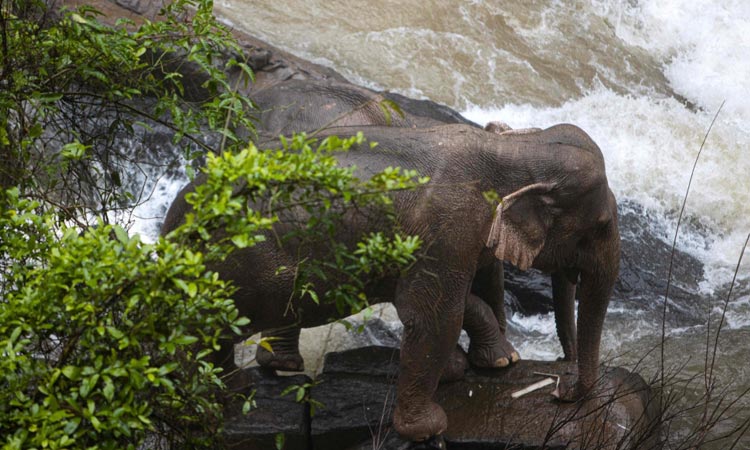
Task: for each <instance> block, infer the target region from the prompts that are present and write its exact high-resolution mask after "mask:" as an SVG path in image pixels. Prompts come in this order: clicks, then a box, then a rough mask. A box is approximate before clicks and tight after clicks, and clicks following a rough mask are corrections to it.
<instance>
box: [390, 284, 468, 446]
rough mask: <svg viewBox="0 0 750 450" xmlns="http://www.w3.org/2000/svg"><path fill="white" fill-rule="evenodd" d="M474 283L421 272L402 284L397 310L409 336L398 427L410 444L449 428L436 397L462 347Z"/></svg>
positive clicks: (403, 352) (404, 339) (403, 362)
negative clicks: (458, 346)
mask: <svg viewBox="0 0 750 450" xmlns="http://www.w3.org/2000/svg"><path fill="white" fill-rule="evenodd" d="M470 279H471V276H470V275H466V276H464V275H463V274H458V275H457V274H455V273H454V274H450V273H448V274H446V273H439V274H434V273H428V272H426V271H419V273H417V274H416V275H415V276H413V277H412V278H411V280H404V279H402V280H401V282H400V283H399V288H398V291H397V293H396V310H397V311H398V315H399V318H400V319H401V322H402V323H403V325H404V332H403V337H402V339H401V360H400V371H399V377H398V396H397V401H396V409H395V411H394V413H393V424H394V427H395V428H396V431H397V432H398V433H399V434H400V435H402V436H403V437H405V438H407V439H410V440H413V441H421V440H424V439H427V438H428V437H430V436H435V435H439V434H442V433H443V432H444V431H445V430H446V428H447V426H448V419H447V417H446V415H445V411H443V409H442V408H441V407H440V406H439V405H438V404H437V403H435V402H434V401H433V395H434V394H435V390H436V389H437V385H438V381H439V379H440V376H441V374H442V372H443V370H444V368H445V367H446V364H447V362H448V360H449V358H450V356H451V354H452V352H453V351H454V347H455V345H456V343H457V342H458V335H459V333H460V331H461V323H462V321H463V312H464V301H465V299H466V295H467V294H468V291H469V281H470Z"/></svg>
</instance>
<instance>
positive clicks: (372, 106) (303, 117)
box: [251, 80, 471, 137]
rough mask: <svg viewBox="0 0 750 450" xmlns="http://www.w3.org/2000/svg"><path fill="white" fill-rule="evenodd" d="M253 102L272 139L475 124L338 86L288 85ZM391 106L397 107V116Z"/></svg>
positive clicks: (260, 93)
mask: <svg viewBox="0 0 750 450" xmlns="http://www.w3.org/2000/svg"><path fill="white" fill-rule="evenodd" d="M251 99H252V101H253V103H254V105H255V106H256V107H257V113H256V119H257V128H258V131H259V132H260V133H262V134H265V135H270V136H272V137H276V136H278V135H280V134H291V133H292V132H301V131H306V132H308V133H309V132H315V131H317V130H320V129H323V128H326V127H336V126H372V125H381V126H394V127H399V128H428V127H432V126H436V125H441V124H445V123H466V124H471V122H469V121H467V120H466V119H464V118H463V117H461V116H460V115H458V114H456V113H455V112H453V111H451V110H448V109H447V108H445V107H441V106H440V105H437V104H433V103H430V104H429V105H428V107H424V104H423V103H418V102H417V101H414V100H411V99H407V98H406V97H398V96H394V94H391V93H377V92H374V91H371V90H369V89H366V88H363V87H359V86H355V85H352V84H345V83H341V82H336V81H321V80H288V81H284V82H281V83H277V84H273V85H270V86H268V87H265V88H262V89H259V90H256V91H253V92H252V94H251ZM393 99H396V100H395V101H394V100H393ZM389 104H390V105H393V104H396V105H397V107H398V108H399V111H396V110H394V109H393V108H392V106H389Z"/></svg>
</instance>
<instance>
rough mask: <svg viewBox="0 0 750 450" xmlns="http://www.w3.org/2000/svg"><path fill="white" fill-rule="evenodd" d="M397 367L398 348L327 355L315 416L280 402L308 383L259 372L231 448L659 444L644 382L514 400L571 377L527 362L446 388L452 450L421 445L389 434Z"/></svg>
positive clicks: (619, 374) (621, 379)
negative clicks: (278, 441)
mask: <svg viewBox="0 0 750 450" xmlns="http://www.w3.org/2000/svg"><path fill="white" fill-rule="evenodd" d="M398 360H399V351H398V349H396V348H391V347H363V348H359V349H354V350H347V351H345V352H337V353H329V354H328V355H326V359H325V367H324V369H323V372H322V374H321V375H320V376H319V377H318V379H316V380H315V381H314V382H313V383H312V388H311V389H310V390H309V399H312V401H314V402H315V404H316V405H317V406H316V410H315V413H314V414H311V415H310V416H309V417H306V416H305V417H303V416H301V415H300V412H301V411H305V412H307V411H309V409H306V408H303V407H302V405H301V404H295V403H294V402H293V401H292V400H291V399H290V398H288V397H280V396H278V394H279V393H280V392H281V391H282V390H283V386H285V385H290V384H300V383H302V382H304V381H305V380H299V379H296V378H289V377H279V376H275V375H273V374H270V373H269V372H264V371H260V370H258V369H253V370H252V371H250V372H248V373H249V374H251V376H250V378H249V379H251V380H252V384H251V385H250V386H248V388H253V389H257V393H256V401H257V402H258V407H257V408H256V409H255V410H254V411H253V412H251V413H250V414H249V415H248V416H245V417H243V416H242V415H240V414H234V415H233V416H231V418H230V421H229V423H228V425H227V438H231V439H228V440H230V441H232V442H236V443H242V444H241V445H238V446H236V447H233V448H237V449H243V450H244V449H256V448H263V447H262V445H265V444H269V442H272V439H273V438H274V437H275V435H276V433H279V432H285V433H289V434H287V436H286V447H285V448H287V449H289V450H295V449H362V450H364V449H375V448H377V449H381V450H396V449H398V450H402V449H407V448H447V449H504V448H515V449H523V448H548V449H549V448H584V449H585V448H590V449H594V448H596V449H609V448H612V449H614V448H643V447H650V446H652V445H653V444H654V443H655V442H656V441H657V439H658V435H659V429H658V417H659V414H658V402H656V400H655V397H654V396H653V394H652V392H651V389H650V388H649V386H648V385H647V384H646V383H645V382H644V381H643V379H642V378H641V377H640V376H639V375H637V374H634V373H631V372H628V371H627V370H625V369H621V368H604V369H603V370H602V379H601V381H600V383H599V389H598V391H597V392H596V393H595V394H594V395H592V400H589V401H587V402H579V403H561V402H559V401H557V400H556V399H555V397H554V396H553V395H552V392H553V390H554V389H555V385H554V383H553V384H551V385H549V386H546V387H544V388H542V389H539V390H536V391H533V392H530V393H528V394H526V395H523V396H521V397H519V398H513V397H512V394H513V393H514V392H516V391H518V390H521V389H523V388H525V387H527V386H529V385H532V384H534V383H536V382H538V381H540V380H543V379H545V378H547V377H550V376H560V377H563V378H565V377H572V376H573V375H572V374H571V373H570V371H571V369H572V368H573V367H572V365H571V364H570V363H566V362H543V361H520V362H519V363H517V364H514V365H512V366H510V367H509V368H506V369H500V370H485V371H475V370H471V369H470V370H468V371H467V372H466V374H465V376H464V378H463V379H460V380H458V381H452V382H446V383H442V384H441V385H440V386H439V387H438V390H437V393H436V395H435V397H436V400H437V402H438V403H440V405H441V406H442V407H443V408H444V410H445V412H446V414H447V415H448V424H449V425H448V430H447V431H446V432H445V434H444V436H443V439H444V442H443V441H441V440H433V441H431V442H428V443H422V444H413V443H410V442H407V441H404V440H402V439H401V438H400V437H399V436H398V434H397V433H396V432H395V431H394V430H393V428H392V425H391V420H392V412H393V407H394V401H395V398H396V378H397V375H398ZM274 395H276V397H274ZM308 421H309V422H308ZM308 423H309V429H308V428H306V425H307V424H308ZM306 430H309V436H307V437H305V436H303V435H302V433H303V432H304V431H306ZM265 448H273V447H272V446H268V447H265Z"/></svg>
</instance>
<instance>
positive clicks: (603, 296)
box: [487, 125, 620, 399]
mask: <svg viewBox="0 0 750 450" xmlns="http://www.w3.org/2000/svg"><path fill="white" fill-rule="evenodd" d="M509 139H510V137H509ZM516 139H521V137H517V138H516ZM526 139H527V140H528V142H534V143H535V144H534V147H533V148H529V149H528V150H525V151H528V152H531V154H530V155H529V156H530V157H531V158H533V161H531V162H526V163H524V164H525V166H526V170H525V173H526V174H527V177H526V179H525V180H523V182H522V183H521V185H520V187H518V188H515V189H514V190H512V191H511V192H509V193H507V194H506V195H504V196H503V197H502V200H501V202H500V204H499V205H498V207H497V210H496V212H495V215H494V219H493V221H492V225H491V227H490V232H489V234H488V238H487V246H488V247H489V248H490V249H492V251H493V253H494V255H495V256H496V257H497V258H498V259H500V260H504V261H508V262H510V263H511V264H513V265H515V266H517V267H518V268H519V269H521V270H526V269H528V268H529V267H534V268H536V269H539V270H541V271H544V272H548V273H551V274H552V285H553V301H554V309H555V318H556V323H557V329H558V335H559V337H560V341H561V344H562V346H563V350H564V353H565V359H566V360H573V361H575V360H576V359H577V360H578V363H579V364H578V367H579V383H578V391H579V392H578V394H584V393H585V392H586V391H587V390H589V389H590V388H591V387H592V386H593V385H594V383H595V381H596V378H597V366H598V360H599V343H600V336H601V331H602V323H603V320H604V314H605V312H606V308H607V304H608V302H609V297H610V296H611V293H612V289H613V287H614V284H615V281H616V279H617V275H618V271H619V260H620V236H619V231H618V226H617V204H616V201H615V197H614V195H613V194H612V191H611V190H610V189H609V186H608V184H607V177H606V173H605V167H604V158H603V156H602V154H601V151H600V150H599V148H598V147H597V146H596V144H594V143H593V141H591V139H590V138H589V137H588V136H587V135H586V134H585V133H584V132H583V131H581V130H580V129H578V128H577V127H573V126H570V125H559V126H555V127H552V128H549V129H547V130H544V131H543V132H540V133H535V134H534V135H533V136H527V137H526ZM517 144H518V145H522V146H524V145H525V144H522V143H520V142H519V143H517ZM521 159H523V158H521ZM579 279H580V293H579V297H580V303H579V308H578V313H579V315H578V327H576V325H575V323H574V320H575V319H574V318H575V314H574V311H573V308H574V305H575V303H574V299H575V294H576V284H577V283H579ZM576 329H577V331H576ZM574 396H575V393H574V392H568V393H567V394H566V397H567V398H569V399H570V398H573V397H574Z"/></svg>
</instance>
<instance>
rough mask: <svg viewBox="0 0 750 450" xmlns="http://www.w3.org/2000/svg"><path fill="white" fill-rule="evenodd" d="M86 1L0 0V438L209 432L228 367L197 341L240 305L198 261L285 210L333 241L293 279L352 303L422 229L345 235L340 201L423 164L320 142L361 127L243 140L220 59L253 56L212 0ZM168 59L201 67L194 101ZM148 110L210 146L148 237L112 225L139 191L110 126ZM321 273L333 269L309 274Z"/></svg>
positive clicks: (380, 189) (216, 255)
mask: <svg viewBox="0 0 750 450" xmlns="http://www.w3.org/2000/svg"><path fill="white" fill-rule="evenodd" d="M97 18H98V13H97V11H95V10H93V9H91V8H80V9H77V10H74V11H63V12H58V11H51V10H49V9H47V6H46V4H45V3H44V2H42V1H39V0H0V62H1V63H2V64H0V67H1V68H0V71H2V76H0V87H1V89H0V374H2V378H0V442H2V445H3V448H8V449H24V448H51V449H55V448H103V449H106V448H110V449H115V448H117V449H120V448H138V447H139V446H143V445H144V444H145V445H147V446H148V447H156V446H161V445H170V444H173V445H176V446H177V447H179V448H201V447H215V446H216V445H218V444H217V442H218V441H217V439H219V438H218V437H217V436H219V435H220V430H221V426H222V420H221V412H222V408H221V405H222V397H221V395H219V392H220V391H221V389H222V388H223V381H222V376H223V375H225V374H222V372H221V369H219V368H218V367H215V366H214V365H213V364H212V363H211V361H210V356H211V353H212V352H213V351H214V350H215V349H216V348H217V342H218V339H219V337H221V336H223V335H224V334H226V333H236V334H239V333H241V328H242V326H243V325H246V324H247V323H248V322H249V320H251V319H252V318H243V317H239V316H238V312H237V309H236V308H235V306H234V304H233V302H232V300H231V296H232V293H233V288H232V286H230V285H228V284H227V283H226V282H224V281H222V280H221V279H220V278H219V277H218V275H217V274H216V273H213V272H211V271H210V270H207V267H210V264H211V262H213V261H216V260H220V259H222V258H226V257H227V255H228V254H229V253H231V252H232V251H233V250H234V249H236V248H242V247H248V246H252V245H255V244H256V243H258V242H260V241H262V240H264V239H268V238H269V236H272V234H269V233H268V230H270V229H271V227H272V226H273V224H274V223H275V222H276V221H278V220H279V217H280V216H283V215H284V214H286V213H288V212H289V211H292V210H293V211H299V212H300V216H299V217H300V218H302V220H303V222H304V223H303V226H302V227H300V231H299V232H297V234H295V236H294V238H295V239H299V240H301V241H302V242H305V241H309V242H313V241H315V242H320V240H322V239H323V240H326V242H330V244H331V245H330V248H331V254H330V255H329V256H330V258H325V260H321V261H305V264H304V265H303V267H302V268H301V270H300V276H299V283H298V286H297V293H296V294H297V295H299V296H308V297H309V298H310V300H311V301H315V302H320V301H335V302H336V304H337V305H338V306H339V309H340V310H341V311H342V312H350V311H356V310H358V309H360V308H362V307H363V306H364V305H366V302H367V299H366V297H365V295H364V293H363V290H364V284H363V280H364V279H365V278H366V276H373V275H374V276H378V275H382V274H385V273H390V272H392V271H398V270H404V268H406V267H408V265H409V264H411V263H412V262H413V261H414V258H415V252H416V251H417V249H418V248H419V245H420V241H419V239H418V238H416V237H413V236H403V235H401V234H399V233H398V230H397V229H391V228H388V227H385V228H383V232H381V233H374V234H371V235H368V236H364V237H363V238H362V241H361V242H359V243H357V244H355V245H354V246H353V247H347V246H343V245H341V244H339V243H338V242H337V240H336V239H335V235H336V229H337V227H338V226H339V224H340V223H341V220H342V216H343V214H344V212H345V211H346V210H347V207H348V205H354V206H356V207H357V208H363V207H365V208H367V207H370V206H372V207H375V208H377V210H378V211H381V212H383V213H384V217H388V215H389V214H388V211H389V206H390V202H391V200H390V196H389V192H391V191H393V190H400V189H408V188H412V187H414V186H415V185H417V184H419V183H420V182H424V181H425V180H419V179H418V178H416V174H415V173H413V172H410V171H402V170H399V169H397V168H390V169H388V170H386V171H384V172H383V173H381V174H378V175H376V176H375V177H372V178H371V179H369V180H366V181H363V180H359V179H357V178H356V177H355V174H354V170H353V169H352V168H344V167H339V166H338V165H337V163H336V158H335V155H336V153H337V152H339V151H346V150H348V149H349V148H350V147H351V146H353V145H363V144H364V142H365V140H364V137H363V136H362V135H361V134H360V135H357V136H354V137H352V138H348V139H339V138H336V137H329V138H327V139H324V140H322V141H318V140H316V139H311V138H308V137H307V136H305V135H295V136H293V137H291V138H289V139H288V140H286V139H282V140H281V142H279V143H278V145H272V147H277V148H270V149H265V148H264V149H261V148H258V147H257V146H256V145H254V144H253V143H248V142H247V140H246V139H243V138H241V136H252V130H253V126H252V122H251V120H250V117H251V116H250V114H249V110H250V107H251V102H250V101H249V100H248V99H247V98H245V97H243V96H242V95H240V94H239V93H238V92H237V90H236V89H235V88H236V83H237V82H238V81H239V82H241V81H242V78H240V79H238V80H234V81H232V82H230V81H229V78H228V77H227V75H226V74H227V73H228V72H229V69H232V68H235V67H239V68H240V69H241V70H240V72H241V73H243V74H244V76H245V79H246V80H250V79H252V73H251V71H250V69H249V67H248V66H247V65H246V64H245V63H244V62H243V60H242V57H241V52H240V50H239V48H238V47H237V45H236V44H235V43H234V42H233V41H232V40H231V37H230V35H229V33H228V32H227V31H226V30H225V29H223V28H222V27H221V26H220V25H219V24H217V23H216V21H215V20H214V18H213V16H212V15H211V1H209V0H200V1H193V0H176V1H174V2H173V3H172V4H171V5H170V6H168V7H166V8H165V9H164V11H162V20H160V21H158V22H149V21H146V22H144V23H143V24H140V25H136V24H134V23H132V22H129V21H125V20H120V21H118V22H117V24H116V25H115V26H106V25H103V24H101V23H100V22H99V21H98V20H97ZM232 55H234V56H232ZM183 64H190V65H191V71H193V73H196V71H197V74H198V75H196V76H197V79H199V80H201V81H200V86H199V88H200V90H201V95H200V96H199V97H200V98H198V99H196V98H195V97H194V96H193V97H191V94H190V93H189V92H187V89H186V88H185V86H184V81H185V80H184V79H183V73H184V70H183V68H182V67H181V66H182V65H183ZM235 73H236V71H235ZM157 126H158V127H162V128H166V129H167V130H170V133H171V135H172V136H173V143H174V145H176V146H179V147H180V148H181V149H183V154H184V156H186V157H187V160H188V161H190V160H191V159H192V158H194V157H195V156H196V154H200V155H202V156H203V155H205V158H206V164H205V168H204V169H203V173H202V174H201V175H200V176H201V180H202V181H203V182H202V183H200V185H199V187H198V188H197V189H196V191H195V192H194V193H193V194H191V195H189V196H188V198H187V200H188V202H189V203H190V204H191V206H192V211H191V212H190V213H189V214H188V215H187V217H186V220H185V221H184V223H183V224H182V225H181V226H179V227H178V228H177V229H175V230H174V231H172V232H171V233H170V234H169V236H167V237H160V238H159V239H158V240H156V242H154V243H147V242H143V241H142V240H141V239H140V238H139V237H138V236H131V235H130V234H129V233H128V231H127V230H126V229H125V228H124V227H123V226H121V225H118V224H116V223H115V224H113V223H111V221H112V217H116V216H113V215H112V214H111V213H112V212H113V211H117V210H125V211H127V210H129V209H131V208H133V206H135V205H136V204H137V203H138V202H139V201H140V199H139V197H138V195H137V194H136V193H135V191H133V190H132V189H131V186H129V185H128V184H126V183H123V182H122V180H123V178H124V177H125V176H127V172H129V171H133V170H137V169H138V164H139V161H138V160H137V159H135V160H133V158H132V155H131V154H130V153H128V152H127V151H124V150H123V149H122V145H121V141H118V139H117V137H118V136H119V137H121V136H126V137H128V136H130V137H140V136H143V135H144V133H148V132H149V131H150V130H152V129H153V128H154V127H157ZM206 135H210V136H214V137H218V138H217V139H209V140H207V139H204V137H205V136H206ZM365 147H366V146H365ZM363 148H364V147H363ZM196 150H200V152H196ZM301 230H307V231H305V232H302V231H301ZM285 238H286V237H283V236H282V237H279V239H281V240H283V239H285ZM280 270H290V269H289V268H280ZM321 277H322V279H324V280H327V279H330V278H332V277H335V278H336V280H340V283H337V284H336V286H337V287H336V288H334V289H333V290H331V291H329V292H318V291H317V290H316V287H315V285H314V284H313V282H312V280H313V279H320V278H321ZM251 404H252V403H251V402H250V401H248V403H247V405H251Z"/></svg>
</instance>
